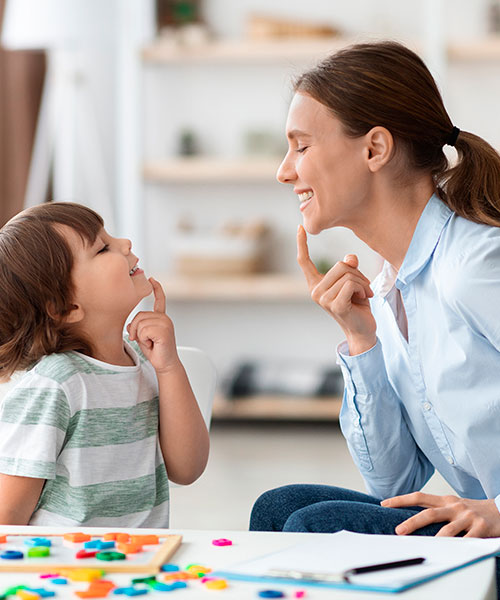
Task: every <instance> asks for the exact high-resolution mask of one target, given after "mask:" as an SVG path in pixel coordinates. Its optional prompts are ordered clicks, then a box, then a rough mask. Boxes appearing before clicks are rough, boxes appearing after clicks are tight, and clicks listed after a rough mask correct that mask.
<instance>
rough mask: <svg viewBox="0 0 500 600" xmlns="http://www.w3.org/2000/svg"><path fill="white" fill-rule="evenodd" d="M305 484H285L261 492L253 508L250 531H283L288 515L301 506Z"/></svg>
mask: <svg viewBox="0 0 500 600" xmlns="http://www.w3.org/2000/svg"><path fill="white" fill-rule="evenodd" d="M303 487H305V486H303V485H301V484H296V485H295V484H293V485H284V486H281V487H278V488H274V489H272V490H268V491H267V492H264V493H263V494H261V495H260V496H259V497H258V498H257V500H256V501H255V504H254V505H253V508H252V513H251V515H250V531H282V530H283V525H284V524H285V521H286V520H287V519H288V517H289V516H290V515H291V514H292V513H293V512H295V510H297V508H301V507H302V505H303V504H301V494H300V493H298V492H299V490H301V489H302V488H303Z"/></svg>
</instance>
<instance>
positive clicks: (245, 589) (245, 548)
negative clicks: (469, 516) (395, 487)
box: [0, 526, 497, 600]
mask: <svg viewBox="0 0 500 600" xmlns="http://www.w3.org/2000/svg"><path fill="white" fill-rule="evenodd" d="M76 530H78V531H83V532H87V533H94V534H96V533H97V534H101V533H106V532H108V531H120V529H116V528H113V527H112V528H110V527H107V528H88V527H87V528H85V527H82V528H78V529H75V528H73V529H71V530H62V529H58V528H47V527H14V526H0V532H2V533H7V534H8V533H9V532H10V533H23V534H29V535H33V536H36V535H40V533H42V532H44V533H50V532H54V533H60V532H61V531H76ZM123 531H128V532H134V533H158V530H153V529H126V530H123ZM161 531H163V533H175V534H181V535H182V536H183V541H182V545H181V547H180V549H179V550H178V551H177V552H176V554H175V556H174V557H173V558H172V559H171V562H173V563H175V564H178V565H179V566H180V567H181V569H182V568H185V567H186V566H187V565H188V564H193V563H195V564H199V565H203V566H206V567H210V568H212V569H213V570H216V569H223V568H225V567H229V566H230V565H232V564H234V563H237V562H240V561H243V560H246V559H248V558H252V557H257V556H260V555H262V554H265V553H268V552H273V551H276V550H281V549H283V548H286V547H288V546H291V545H293V544H296V543H297V541H302V540H307V539H308V538H309V537H310V536H317V535H328V534H310V533H267V532H248V531H194V530H184V531H180V530H175V529H169V530H161ZM215 538H228V539H230V540H232V542H233V545H232V546H224V547H217V546H213V545H212V540H213V539H215ZM104 568H105V567H104ZM135 576H137V575H135ZM135 576H134V577H135ZM106 578H107V579H110V580H112V581H113V582H115V583H116V584H117V585H118V586H126V585H129V583H130V580H131V578H132V576H131V575H128V574H115V573H112V574H109V575H108V576H106ZM228 583H229V587H228V588H226V589H225V590H221V591H213V590H207V589H205V586H204V585H203V584H202V583H201V582H199V581H189V582H188V586H189V587H188V588H187V589H181V590H176V591H174V592H169V593H167V595H165V592H154V591H150V592H149V593H148V595H147V596H144V598H145V600H147V599H148V598H150V599H151V600H152V597H153V596H154V598H155V600H156V598H158V597H163V599H164V600H167V599H170V598H172V600H175V599H176V598H179V600H182V599H183V598H186V599H189V598H199V599H206V598H225V599H226V600H235V599H238V600H246V599H250V598H252V599H255V598H257V597H258V596H257V592H258V591H259V590H262V589H278V590H282V591H284V592H285V594H286V598H293V597H294V592H295V591H296V590H299V589H302V590H305V591H306V596H305V598H306V600H314V599H321V598H330V599H345V600H357V599H364V600H370V599H373V600H380V599H382V598H384V599H385V600H387V599H388V598H393V599H394V598H396V596H397V597H398V598H402V599H404V600H429V599H431V598H442V599H446V598H453V600H462V599H463V600H496V597H497V596H496V584H495V561H494V560H493V559H489V560H484V561H482V562H479V563H477V564H475V565H472V566H470V567H467V568H465V569H460V570H459V571H456V572H455V573H451V574H449V575H445V576H443V577H440V578H438V579H436V580H434V581H432V582H429V583H426V584H423V585H420V586H417V587H415V588H413V589H411V590H408V591H406V592H402V593H400V594H397V595H394V594H378V593H371V592H357V591H349V590H335V589H326V588H316V587H308V586H291V585H277V584H274V583H273V584H269V585H267V584H261V583H250V582H240V581H234V582H233V581H229V582H228ZM22 584H24V585H27V586H33V587H45V588H46V589H49V588H50V589H52V590H54V591H56V593H57V596H56V599H60V600H66V599H69V598H71V600H76V599H77V596H75V595H74V591H76V590H77V589H81V590H83V589H86V587H87V584H84V583H73V584H71V585H68V586H58V587H57V588H56V586H55V585H52V586H49V585H48V584H46V583H45V580H43V579H40V578H39V576H38V575H37V574H31V573H22V574H19V573H17V574H12V573H1V574H0V592H3V591H4V589H6V588H7V587H9V586H11V585H22ZM172 594H174V595H172ZM108 598H110V599H113V598H116V599H117V600H118V598H126V597H124V596H113V594H112V593H111V594H110V595H109V596H108ZM139 598H142V596H140V597H139ZM126 600H128V597H127V598H126Z"/></svg>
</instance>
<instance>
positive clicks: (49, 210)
mask: <svg viewBox="0 0 500 600" xmlns="http://www.w3.org/2000/svg"><path fill="white" fill-rule="evenodd" d="M57 225H66V226H68V227H71V229H73V230H75V231H76V232H77V233H78V234H79V235H80V237H81V238H82V240H83V241H84V242H85V243H91V244H92V243H94V242H95V240H96V237H97V235H98V233H99V231H100V230H101V228H102V227H103V220H102V218H101V217H100V216H99V215H98V214H97V213H95V212H94V211H93V210H91V209H90V208H87V207H85V206H82V205H80V204H73V203H70V202H49V203H47V204H40V205H38V206H34V207H32V208H29V209H27V210H25V211H23V212H21V213H19V214H18V215H17V216H15V217H14V218H13V219H11V220H10V221H9V222H8V223H7V224H6V225H5V226H4V227H2V229H0V290H1V291H0V379H8V378H9V377H10V376H11V375H12V374H13V373H14V371H16V370H18V369H26V368H28V367H29V366H31V365H32V364H33V363H35V362H36V361H38V360H40V358H42V357H43V356H45V355H47V354H52V353H54V352H67V351H69V350H77V351H80V352H85V353H88V352H89V351H90V345H89V343H88V342H87V341H86V340H85V339H83V338H82V336H81V335H77V334H76V332H75V331H74V327H72V326H71V325H68V324H66V323H65V320H64V317H65V316H66V315H67V314H68V313H69V312H70V310H71V308H72V306H71V300H72V296H73V283H72V280H71V271H72V268H73V254H72V252H71V249H70V247H69V245H68V244H67V242H66V240H65V239H64V237H63V235H61V233H60V230H59V229H58V227H57Z"/></svg>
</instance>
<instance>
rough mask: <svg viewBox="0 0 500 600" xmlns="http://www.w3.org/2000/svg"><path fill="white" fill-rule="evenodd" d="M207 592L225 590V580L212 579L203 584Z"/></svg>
mask: <svg viewBox="0 0 500 600" xmlns="http://www.w3.org/2000/svg"><path fill="white" fill-rule="evenodd" d="M205 587H206V588H207V590H225V589H226V588H227V581H226V580H225V579H212V580H211V581H207V583H205Z"/></svg>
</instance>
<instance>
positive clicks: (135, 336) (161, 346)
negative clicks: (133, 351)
mask: <svg viewBox="0 0 500 600" xmlns="http://www.w3.org/2000/svg"><path fill="white" fill-rule="evenodd" d="M149 281H150V283H151V285H152V287H153V294H154V297H155V302H154V307H153V311H152V312H146V311H141V312H139V313H137V314H136V315H135V317H134V318H133V319H132V321H131V322H130V323H129V324H128V325H127V331H128V334H129V338H130V340H132V341H134V340H135V341H136V342H137V343H138V344H139V347H140V348H141V350H142V352H143V353H144V355H145V356H146V358H147V359H148V360H149V362H150V363H151V364H152V365H153V367H154V369H155V371H156V372H157V373H158V374H159V373H165V372H167V371H169V369H171V368H172V367H173V366H175V365H177V364H178V363H179V356H178V354H177V346H176V343H175V333H174V324H173V323H172V321H171V320H170V319H169V317H168V316H167V315H166V314H165V304H166V302H165V293H164V291H163V288H162V287H161V285H160V283H159V282H158V281H156V280H155V279H153V278H152V277H150V278H149Z"/></svg>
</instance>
